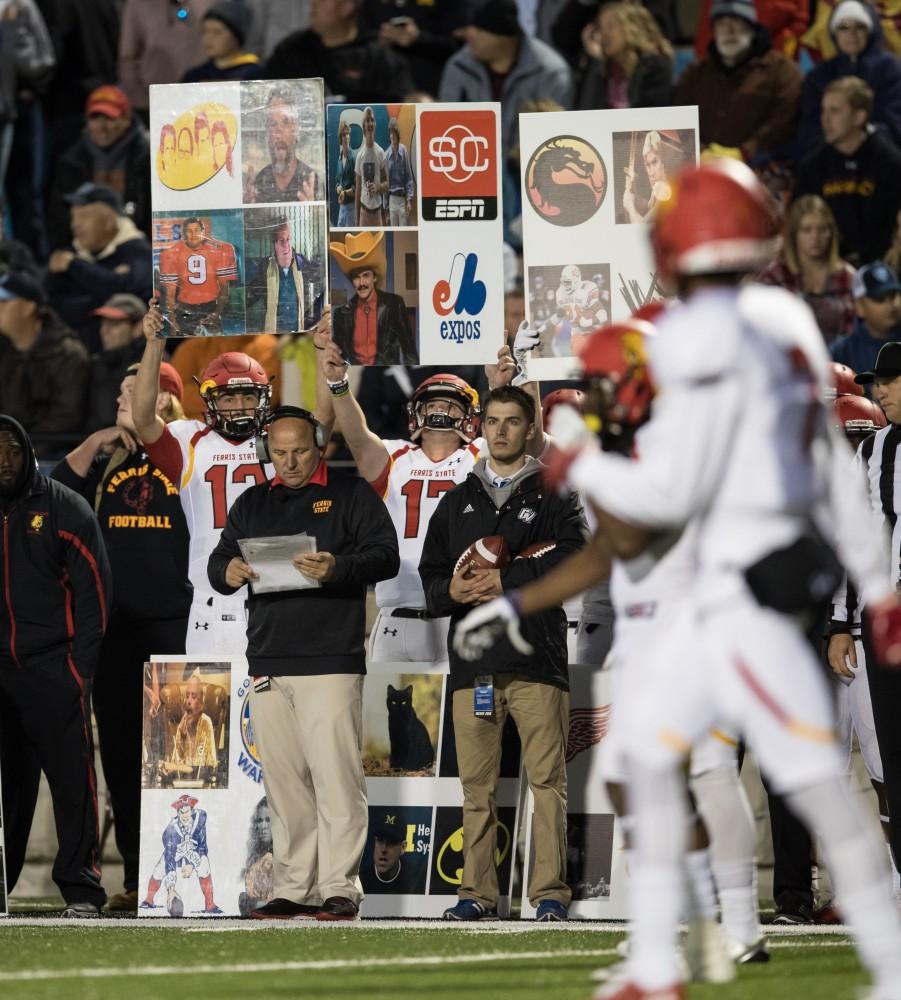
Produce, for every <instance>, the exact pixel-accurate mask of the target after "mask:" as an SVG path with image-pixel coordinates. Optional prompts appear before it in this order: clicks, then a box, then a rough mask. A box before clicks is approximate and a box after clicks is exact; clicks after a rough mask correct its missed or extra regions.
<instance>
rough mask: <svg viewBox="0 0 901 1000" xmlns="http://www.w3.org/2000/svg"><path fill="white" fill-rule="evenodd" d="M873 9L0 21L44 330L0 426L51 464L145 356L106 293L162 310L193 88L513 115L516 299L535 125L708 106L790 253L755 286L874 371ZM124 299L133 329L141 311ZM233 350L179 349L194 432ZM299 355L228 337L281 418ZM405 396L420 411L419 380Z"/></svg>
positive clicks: (305, 362)
mask: <svg viewBox="0 0 901 1000" xmlns="http://www.w3.org/2000/svg"><path fill="white" fill-rule="evenodd" d="M883 7H884V5H880V4H876V5H875V6H870V5H869V4H867V3H865V2H862V0H841V2H838V3H834V2H831V0H816V3H812V2H811V0H792V2H788V3H770V2H767V0H757V2H756V3H755V2H754V0H712V2H708V3H706V4H704V5H702V10H701V11H700V13H699V14H697V18H698V23H697V24H691V23H686V22H687V21H689V20H690V18H691V17H692V16H693V12H692V14H689V13H687V12H686V11H683V10H682V9H681V8H680V6H679V5H678V4H674V3H672V2H655V3H646V4H641V3H632V2H629V0H613V2H609V3H603V2H600V3H599V2H596V0H515V2H514V0H496V2H493V3H480V2H479V0H468V2H466V3H459V2H451V0H436V2H432V3H428V4H425V3H412V4H411V3H402V2H400V0H296V2H287V0H220V2H212V0H181V2H179V0H21V2H17V3H15V4H9V3H3V4H0V11H2V12H3V13H0V46H2V51H3V52H4V53H10V54H11V55H13V56H14V59H13V60H11V61H9V62H7V63H5V67H4V72H3V74H2V79H0V182H2V185H3V186H2V191H3V203H2V204H3V223H4V225H3V237H4V239H3V241H2V243H0V266H2V267H3V268H4V270H5V271H10V272H15V273H16V274H17V276H18V278H21V277H22V276H23V275H24V276H25V278H26V279H27V281H26V284H27V286H28V288H29V292H28V295H27V296H25V298H26V299H28V301H31V302H34V304H35V308H34V309H32V310H30V312H32V313H33V314H34V319H32V320H31V321H30V322H25V323H19V322H18V321H10V320H9V319H7V318H6V317H5V316H4V317H2V318H0V333H2V334H3V337H2V340H0V367H2V370H3V375H2V376H0V410H3V411H4V412H7V413H9V414H10V415H11V416H13V417H15V418H17V419H19V420H21V421H22V422H23V425H24V426H25V428H26V430H27V431H28V432H29V434H31V435H32V438H33V441H34V446H35V449H36V451H37V453H38V455H39V456H42V457H48V458H54V457H58V456H59V455H61V454H64V453H65V452H66V451H67V449H68V447H69V446H70V445H71V444H72V443H74V442H75V441H77V440H78V439H80V437H81V433H82V432H83V431H90V430H95V429H97V428H98V427H100V426H109V425H110V424H112V423H113V420H114V417H115V407H114V405H113V404H114V397H115V392H111V391H110V386H111V385H112V386H113V387H115V386H116V384H117V382H118V380H119V379H120V378H121V374H122V372H124V371H125V369H126V368H127V366H128V364H129V363H130V362H131V361H132V360H134V357H133V355H134V354H135V351H136V349H135V348H132V349H129V346H128V344H127V343H120V342H119V340H118V339H116V346H115V347H113V348H111V347H110V346H109V344H108V343H107V342H106V341H105V340H104V339H103V338H102V337H101V326H102V325H103V323H104V319H103V316H102V314H101V313H98V311H97V310H100V309H103V308H104V307H105V306H107V305H108V304H109V302H110V300H111V299H112V298H113V296H116V297H121V296H123V295H132V296H136V297H137V298H139V299H141V300H142V301H146V300H147V299H148V298H149V297H150V295H151V292H152V289H151V279H152V263H151V253H150V247H149V245H148V241H149V238H150V225H151V222H150V149H149V139H148V133H147V127H146V126H147V115H148V104H149V99H148V87H149V86H150V85H151V84H156V83H177V82H179V81H218V80H246V79H255V78H260V79H279V78H292V77H301V76H321V77H322V78H323V79H324V80H325V87H326V92H327V94H330V95H332V97H334V98H335V99H339V100H344V101H347V102H384V101H400V100H404V99H412V100H417V101H427V100H432V99H438V100H444V101H468V100H482V101H484V100H500V102H501V104H502V108H503V119H502V121H503V127H502V133H503V142H504V147H505V151H506V159H505V171H506V176H505V182H506V183H505V194H506V195H507V196H508V197H506V198H505V223H506V225H505V234H506V237H507V240H508V242H509V244H510V246H511V250H512V252H511V255H510V261H511V266H509V267H508V269H507V270H508V275H509V277H508V289H507V291H508V292H509V293H510V294H512V295H516V294H517V293H518V291H519V288H518V287H517V285H520V286H521V278H520V277H518V275H519V274H521V271H522V267H521V262H520V261H521V258H520V257H519V256H517V255H519V254H521V251H522V247H521V243H520V237H519V235H518V234H519V233H520V231H521V227H520V226H518V224H517V222H518V220H517V216H518V214H519V205H518V190H519V179H518V172H519V161H518V127H517V117H518V114H519V112H520V111H521V110H522V109H523V107H524V106H525V107H527V108H528V109H530V110H540V109H554V108H567V109H568V108H573V109H582V110H590V109H594V108H629V107H656V106H666V105H670V104H672V105H685V104H697V105H698V108H699V113H700V139H701V144H702V147H710V148H713V149H718V150H719V151H721V152H724V153H726V154H727V155H733V156H736V157H740V158H742V159H744V160H745V161H747V162H748V163H750V164H751V166H752V167H754V168H755V170H757V171H758V173H759V175H760V176H761V177H762V178H763V179H764V181H765V182H766V183H767V185H768V186H769V187H770V189H771V190H772V191H773V192H774V194H775V195H776V196H777V198H778V199H779V202H780V204H781V205H782V206H784V209H785V226H786V234H787V237H788V238H787V240H786V243H785V247H784V250H783V252H782V254H781V256H780V257H779V259H778V260H774V261H773V263H772V265H771V266H770V267H768V268H767V269H766V271H765V273H764V280H765V281H767V282H769V283H773V284H779V285H782V286H783V287H786V288H788V289H790V290H791V291H793V292H795V293H796V294H798V295H800V296H802V297H803V298H804V299H806V300H807V302H808V303H809V304H810V305H811V306H812V308H813V309H814V312H815V314H816V316H817V318H818V321H819V322H820V325H821V329H822V331H823V335H824V337H825V338H826V340H827V342H829V343H830V344H831V343H832V342H833V341H840V342H837V343H836V344H835V347H834V348H833V349H834V350H835V351H836V352H838V353H837V354H836V356H837V357H840V358H841V359H842V360H843V361H849V362H851V361H856V362H857V364H858V365H860V364H863V365H867V364H869V363H870V361H871V360H872V357H874V356H875V352H876V350H878V347H879V344H880V343H881V342H883V341H884V340H885V339H886V338H888V339H891V337H892V336H893V335H894V333H893V331H894V330H895V327H896V324H897V323H898V322H899V320H901V317H899V315H898V314H897V309H896V301H895V298H894V293H891V294H890V295H889V298H890V301H891V307H890V308H889V306H886V307H885V308H884V309H882V312H881V313H880V315H879V317H878V318H873V317H872V316H871V315H870V314H871V313H872V309H871V308H870V307H869V305H868V303H869V302H870V301H873V296H872V295H870V294H864V292H865V290H866V287H869V286H865V283H862V282H860V281H858V282H855V280H854V277H855V273H856V272H855V269H856V268H859V267H861V266H863V265H868V264H871V263H873V262H874V261H878V260H882V261H884V262H885V263H887V264H888V265H889V267H891V266H892V264H893V263H895V264H897V263H898V255H899V252H898V249H897V247H896V246H895V232H896V229H897V224H896V216H897V214H898V212H899V209H901V170H899V169H898V168H899V165H901V145H899V144H901V58H899V55H898V54H897V53H898V52H901V34H899V26H898V23H897V20H898V19H897V18H895V17H894V16H893V15H892V14H891V13H890V12H888V8H885V9H883ZM692 43H694V50H692V49H691V44H692ZM665 152H666V150H665V148H663V152H662V154H661V155H664V156H665ZM635 214H636V210H635V209H634V208H633V209H632V215H635ZM892 280H894V279H892ZM889 284H891V281H890V282H889ZM883 286H885V288H886V289H887V288H888V285H886V282H885V281H882V282H881V283H879V288H883ZM874 287H875V286H874ZM871 290H872V289H871ZM888 294H889V293H888V292H887V291H885V292H883V291H879V292H877V294H876V301H877V302H883V301H884V300H885V297H886V295H888ZM117 301H118V305H117V306H113V308H118V309H119V310H120V311H121V310H122V309H123V308H125V311H126V312H127V314H128V317H127V318H130V319H132V321H133V322H137V320H138V318H139V317H138V316H137V314H136V312H135V310H136V306H135V305H134V303H130V304H129V305H128V306H127V307H123V306H122V300H121V298H118V299H117ZM882 313H885V317H884V316H883V315H882ZM38 317H39V322H38V321H37V318H38ZM886 317H888V318H890V319H891V321H890V322H888V321H887V319H886ZM120 319H121V320H122V321H124V319H125V317H124V316H123V317H120ZM109 322H110V318H109V317H108V318H107V320H106V323H107V325H108V324H109ZM846 337H850V338H851V340H850V341H848V340H844V339H841V338H846ZM219 346H220V344H219V343H216V344H206V343H204V344H202V345H201V344H198V343H194V342H191V341H187V342H185V343H179V342H178V341H172V342H170V351H171V353H172V360H173V364H175V366H176V367H177V368H178V370H179V371H180V373H181V375H182V378H183V380H184V384H185V390H186V399H185V404H186V409H187V410H188V412H189V414H191V413H193V414H196V413H197V412H199V399H195V396H196V392H195V390H194V388H193V381H192V379H191V376H192V375H195V374H198V373H199V372H200V371H202V370H203V367H204V363H205V362H206V361H208V360H209V359H210V357H211V356H212V355H211V354H210V352H215V351H216V350H217V349H218V348H219ZM306 346H307V345H303V344H298V342H297V338H294V339H293V340H289V341H286V342H285V343H283V344H281V345H279V344H278V342H276V341H274V338H273V337H271V336H269V335H261V336H256V337H254V338H253V340H251V339H250V338H246V339H245V338H240V337H230V338H229V342H228V343H227V344H226V343H225V342H224V341H223V342H221V348H222V349H223V350H236V349H246V350H249V352H250V353H251V354H252V355H253V356H254V357H256V358H257V359H258V360H259V361H260V362H261V363H262V364H263V365H264V367H265V368H266V370H267V371H269V372H270V374H273V375H274V374H277V373H278V370H279V368H281V369H283V370H284V374H283V377H282V378H281V379H280V380H279V381H277V382H276V385H277V386H278V389H277V390H276V392H277V393H278V394H279V395H278V396H277V398H276V402H280V401H284V402H299V403H306V404H307V405H310V404H312V399H313V384H314V381H315V380H314V377H313V375H312V371H313V369H314V368H315V364H314V363H313V362H312V360H311V356H310V355H309V353H308V351H306V349H305V348H306ZM199 350H200V351H201V353H202V354H203V357H200V356H196V357H195V356H194V355H196V354H197V352H198V351H199ZM63 364H65V373H66V374H65V379H64V381H65V386H59V385H58V382H57V374H58V373H59V372H60V370H61V365H63ZM408 378H409V381H406V380H403V379H402V382H404V387H403V389H402V390H401V391H402V393H403V394H404V395H405V396H407V397H409V394H410V392H411V391H412V389H413V388H415V385H416V383H417V382H418V381H419V379H418V377H417V375H416V371H415V369H414V370H412V372H411V374H410V376H409V377H408ZM383 384H384V386H385V389H384V391H387V392H389V393H391V392H393V391H394V383H384V382H383ZM283 387H284V388H285V389H286V391H287V393H288V398H285V399H284V400H282V399H281V398H280V395H281V391H282V389H283ZM61 395H62V397H64V398H63V399H61ZM379 396H380V393H379V391H378V387H376V392H374V393H371V392H367V393H364V395H363V397H361V398H363V399H364V401H365V403H366V405H367V407H368V408H369V409H368V410H367V413H368V415H370V417H371V419H372V420H373V421H375V422H376V423H378V420H379V412H380V410H381V409H382V408H383V407H384V401H383V400H381V399H380V398H379Z"/></svg>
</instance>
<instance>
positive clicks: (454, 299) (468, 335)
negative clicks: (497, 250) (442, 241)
mask: <svg viewBox="0 0 901 1000" xmlns="http://www.w3.org/2000/svg"><path fill="white" fill-rule="evenodd" d="M478 266H479V256H478V254H475V253H468V254H465V255H464V254H462V253H458V254H454V259H453V261H452V262H451V269H450V275H449V276H448V279H447V281H439V282H438V283H437V284H436V285H435V287H434V289H433V290H432V307H433V308H434V310H435V312H436V313H437V314H438V315H439V316H443V317H447V318H446V319H442V320H441V322H440V323H439V326H438V332H439V334H440V335H441V339H442V340H453V341H456V343H458V344H462V343H463V341H464V340H479V338H480V337H481V336H482V323H481V320H479V319H475V318H474V317H476V316H478V315H479V313H480V312H481V311H482V310H483V309H484V308H485V301H486V299H487V298H488V289H487V288H486V287H485V282H484V281H481V280H480V279H478V278H477V277H476V270H477V268H478ZM451 314H453V316H454V317H461V318H459V319H457V318H451ZM464 316H468V317H471V318H469V319H465V318H462V317H464Z"/></svg>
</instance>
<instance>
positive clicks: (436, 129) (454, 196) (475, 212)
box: [419, 111, 497, 222]
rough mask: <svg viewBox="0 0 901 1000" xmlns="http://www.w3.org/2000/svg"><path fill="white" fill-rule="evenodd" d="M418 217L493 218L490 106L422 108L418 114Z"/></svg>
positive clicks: (493, 130) (493, 145)
mask: <svg viewBox="0 0 901 1000" xmlns="http://www.w3.org/2000/svg"><path fill="white" fill-rule="evenodd" d="M419 129H420V145H419V148H420V158H421V164H420V166H421V169H420V177H421V178H422V216H423V218H424V219H427V220H429V221H431V222H435V221H458V222H471V221H473V220H477V221H482V220H486V221H487V220H492V219H496V218H497V119H496V116H495V114H494V112H493V111H466V112H460V111H423V112H422V113H421V115H420V117H419Z"/></svg>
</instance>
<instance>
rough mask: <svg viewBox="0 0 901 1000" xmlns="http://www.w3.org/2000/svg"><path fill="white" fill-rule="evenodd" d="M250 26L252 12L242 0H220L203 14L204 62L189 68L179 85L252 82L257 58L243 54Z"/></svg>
mask: <svg viewBox="0 0 901 1000" xmlns="http://www.w3.org/2000/svg"><path fill="white" fill-rule="evenodd" d="M252 25H253V10H251V8H250V7H248V6H247V4H246V3H245V2H244V0H220V2H219V3H215V4H213V6H212V7H210V9H209V10H208V11H207V12H206V14H204V15H203V23H202V25H201V27H200V44H201V47H202V48H203V51H204V52H205V53H206V55H207V61H206V62H205V63H201V64H200V65H199V66H193V67H192V68H191V69H189V70H188V71H187V72H186V73H185V75H184V77H182V83H204V82H216V81H219V80H255V79H256V78H257V77H258V76H259V72H260V70H259V65H260V59H259V56H256V55H254V54H253V53H252V52H245V51H244V44H245V43H246V41H247V36H248V34H249V32H250V29H251V26H252Z"/></svg>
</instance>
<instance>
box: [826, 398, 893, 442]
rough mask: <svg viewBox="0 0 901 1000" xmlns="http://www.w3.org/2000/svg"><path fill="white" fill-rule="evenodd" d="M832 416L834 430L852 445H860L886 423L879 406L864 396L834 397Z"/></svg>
mask: <svg viewBox="0 0 901 1000" xmlns="http://www.w3.org/2000/svg"><path fill="white" fill-rule="evenodd" d="M832 414H833V421H834V423H835V426H836V429H837V430H840V431H841V432H842V433H843V434H844V435H845V436H846V437H847V438H848V440H849V441H850V442H851V443H852V444H853V445H858V444H860V442H861V441H863V440H864V439H865V438H868V437H869V436H870V435H871V434H875V433H876V431H878V430H879V428H880V427H885V425H886V423H887V421H886V419H885V414H884V413H883V412H882V410H881V409H880V408H879V406H878V405H877V404H876V403H874V402H873V401H872V400H871V399H867V397H866V396H836V397H835V399H834V400H833V401H832Z"/></svg>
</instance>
